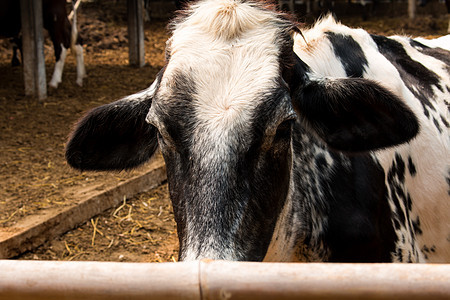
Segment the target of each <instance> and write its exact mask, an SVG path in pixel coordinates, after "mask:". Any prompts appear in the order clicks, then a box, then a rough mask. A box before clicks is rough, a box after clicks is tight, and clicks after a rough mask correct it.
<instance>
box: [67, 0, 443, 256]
mask: <svg viewBox="0 0 450 300" xmlns="http://www.w3.org/2000/svg"><path fill="white" fill-rule="evenodd" d="M172 28H173V31H172V36H171V38H170V39H169V41H168V42H167V50H166V51H167V63H166V66H165V67H164V68H163V70H161V72H160V73H159V74H158V75H157V78H156V80H155V81H154V83H153V84H152V85H151V86H150V87H149V88H148V89H146V90H144V91H142V92H140V93H137V94H134V95H131V96H128V97H125V98H123V99H121V100H118V101H116V102H113V103H111V104H106V105H104V106H101V107H98V108H95V109H93V110H92V111H91V112H89V113H88V114H87V115H86V116H85V117H84V118H82V119H81V121H80V122H79V123H78V125H77V128H76V129H75V131H74V133H73V134H72V136H71V138H70V141H69V143H68V145H67V152H66V157H67V160H68V162H69V164H70V165H72V166H73V167H75V168H78V169H81V170H121V169H128V168H132V167H135V166H138V165H140V164H142V163H144V162H145V161H147V160H148V159H149V158H150V157H151V156H152V155H153V153H154V152H155V150H156V149H157V148H158V147H159V148H160V149H161V151H162V154H163V156H164V159H165V162H166V165H167V175H168V183H169V191H170V196H171V199H172V204H173V209H174V213H175V219H176V222H177V229H178V236H179V241H180V252H179V253H180V254H179V255H180V256H179V258H180V260H196V259H201V258H211V259H226V260H250V261H261V260H266V261H337V262H450V238H449V237H450V199H449V193H450V168H449V165H450V164H449V163H450V150H449V149H450V148H449V129H448V128H449V122H448V114H449V111H448V106H449V103H448V101H449V99H450V74H449V72H450V52H448V51H446V50H443V49H441V48H438V47H429V46H426V45H425V42H423V43H420V42H417V41H415V40H413V39H410V38H406V37H390V38H388V37H384V36H377V35H370V34H368V33H367V32H366V31H364V30H362V29H351V28H348V27H346V26H344V25H341V24H339V23H336V22H335V21H334V20H333V19H332V18H331V17H328V18H325V19H323V20H322V21H320V22H318V23H317V24H316V25H315V26H314V27H312V28H311V29H304V30H302V33H300V31H299V30H298V29H297V28H296V26H295V24H294V23H293V22H291V21H290V20H289V19H288V18H287V17H286V15H284V14H281V13H279V12H277V11H276V10H275V9H274V8H273V7H272V6H271V5H269V4H266V3H264V2H257V1H251V0H250V1H245V0H203V1H199V2H197V3H195V4H191V5H190V6H189V7H188V8H187V10H186V11H184V12H183V13H182V14H181V15H180V16H179V17H178V18H177V19H176V20H175V21H174V22H173V26H172Z"/></svg>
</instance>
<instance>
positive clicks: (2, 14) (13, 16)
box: [0, 0, 86, 88]
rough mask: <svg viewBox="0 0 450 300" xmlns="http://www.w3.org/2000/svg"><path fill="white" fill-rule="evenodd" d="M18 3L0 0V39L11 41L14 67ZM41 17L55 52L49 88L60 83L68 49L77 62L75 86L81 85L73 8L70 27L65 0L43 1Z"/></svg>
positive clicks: (80, 53) (80, 52)
mask: <svg viewBox="0 0 450 300" xmlns="http://www.w3.org/2000/svg"><path fill="white" fill-rule="evenodd" d="M19 2H20V1H18V0H0V38H10V37H11V38H13V39H14V41H15V43H16V44H17V46H14V49H13V57H12V64H13V65H18V64H19V60H18V58H17V50H18V49H20V48H21V44H22V43H21V39H20V38H19V33H20V31H21V28H22V24H21V18H20V3H19ZM42 18H43V22H44V28H45V29H47V31H48V33H49V35H50V38H51V40H52V42H53V47H54V49H55V58H56V63H55V69H54V71H53V76H52V79H51V80H50V82H49V86H51V87H54V88H57V87H58V85H59V84H60V83H61V80H62V72H63V69H64V62H65V60H66V56H67V50H68V49H69V48H71V49H72V51H73V52H74V53H75V56H76V63H77V79H76V83H77V84H78V85H79V86H82V85H83V78H84V77H85V76H86V71H85V67H84V57H83V47H82V46H81V39H80V38H79V37H78V33H77V25H76V20H77V15H76V10H75V9H74V14H73V26H72V25H71V24H70V22H69V20H68V18H67V12H66V0H43V1H42Z"/></svg>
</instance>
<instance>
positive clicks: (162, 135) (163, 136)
mask: <svg viewBox="0 0 450 300" xmlns="http://www.w3.org/2000/svg"><path fill="white" fill-rule="evenodd" d="M157 136H158V144H159V148H160V149H161V150H162V151H165V150H169V149H172V148H174V143H173V141H172V138H171V137H170V136H169V135H168V134H167V132H166V131H165V130H164V131H163V132H161V131H160V130H158V134H157Z"/></svg>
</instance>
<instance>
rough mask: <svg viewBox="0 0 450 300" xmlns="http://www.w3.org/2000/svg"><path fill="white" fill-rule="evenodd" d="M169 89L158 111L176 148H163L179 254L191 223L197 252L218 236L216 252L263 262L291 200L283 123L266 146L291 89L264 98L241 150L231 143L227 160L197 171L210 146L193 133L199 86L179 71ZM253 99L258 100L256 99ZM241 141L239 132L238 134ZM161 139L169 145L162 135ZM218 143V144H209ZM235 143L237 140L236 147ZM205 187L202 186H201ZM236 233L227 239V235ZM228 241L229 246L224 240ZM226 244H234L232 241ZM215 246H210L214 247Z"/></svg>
mask: <svg viewBox="0 0 450 300" xmlns="http://www.w3.org/2000/svg"><path fill="white" fill-rule="evenodd" d="M173 82H174V84H173V86H172V87H171V88H172V91H171V92H170V94H171V95H172V97H171V100H170V101H164V100H165V99H162V98H161V99H157V100H160V101H159V103H158V105H159V106H157V107H156V111H155V112H156V113H157V114H158V116H159V117H160V119H161V121H162V122H163V123H164V126H165V128H166V130H167V132H168V134H169V135H170V137H171V140H172V141H173V143H174V145H171V146H170V147H169V146H168V147H166V148H164V147H161V148H162V152H163V155H164V158H165V161H166V165H167V174H168V181H169V189H170V194H171V199H172V204H173V207H174V214H175V220H176V222H177V230H178V238H179V241H180V257H181V258H182V256H183V252H184V249H185V248H186V246H187V245H186V244H185V243H186V236H187V233H186V224H187V219H189V222H190V224H194V225H193V226H194V227H195V228H196V229H195V232H191V233H190V234H195V236H196V239H197V240H198V241H199V244H198V247H199V248H198V249H196V251H197V254H198V255H199V257H201V255H202V254H203V251H202V250H203V248H202V245H203V244H205V243H206V242H207V241H208V240H210V239H211V234H215V236H214V239H215V240H217V243H216V244H215V245H213V247H215V250H216V251H217V253H218V255H220V253H221V250H222V252H223V250H224V249H226V248H230V247H233V249H234V250H235V251H236V253H237V258H236V259H238V260H249V261H261V260H262V259H263V258H264V256H265V254H266V252H267V248H268V246H269V243H270V241H271V238H272V235H273V230H274V228H275V224H276V221H277V218H278V216H279V215H280V212H281V208H282V207H283V205H284V201H285V199H286V195H287V191H288V186H289V170H290V165H289V162H290V159H289V158H290V152H289V150H290V147H289V145H290V140H291V136H290V133H291V126H286V124H285V125H283V126H281V125H280V127H279V128H278V130H277V132H276V134H275V137H274V138H273V147H272V148H270V149H262V145H263V143H264V139H265V136H264V134H265V129H266V127H267V124H268V123H269V122H270V121H271V119H273V117H274V115H275V111H277V110H278V109H282V108H280V103H281V100H282V99H284V100H285V101H284V102H283V103H287V104H289V105H291V104H290V102H289V101H286V99H288V97H287V93H288V92H287V89H286V88H285V89H280V90H274V91H272V92H269V93H267V95H262V96H264V97H266V98H264V101H261V105H259V106H258V107H257V109H256V111H255V113H254V115H253V116H252V118H251V120H252V122H251V124H248V126H249V127H250V129H248V128H246V129H245V130H244V131H248V132H249V133H251V135H250V136H248V135H247V136H246V140H243V142H242V145H238V146H237V147H238V148H239V149H237V148H232V147H231V146H230V148H229V152H228V154H229V157H227V161H226V162H225V161H224V162H223V164H219V163H218V162H214V164H215V165H212V166H211V169H209V168H208V169H207V170H203V169H200V167H199V165H198V162H197V161H196V160H195V159H193V157H194V158H195V157H198V156H199V153H193V149H194V147H195V149H197V150H198V151H204V152H205V154H207V153H208V151H213V150H212V149H213V148H214V147H211V145H209V144H205V145H202V147H198V145H194V144H193V142H194V141H193V139H192V135H193V132H194V131H195V130H196V126H198V125H197V123H196V122H197V121H196V113H197V112H196V110H195V108H194V104H193V101H194V99H193V98H192V96H193V95H195V94H196V93H195V83H194V82H192V81H190V79H189V76H181V75H179V76H177V77H175V78H174V81H173ZM255 101H256V100H255ZM233 134H236V137H237V138H242V136H241V137H239V135H241V134H243V133H242V132H234V133H233ZM160 140H161V141H160V143H161V142H164V141H163V137H160ZM211 143H214V141H211ZM234 146H236V145H234ZM205 184H207V185H208V186H207V187H205V186H204V185H205ZM241 214H242V215H243V219H242V222H241V224H240V227H239V228H238V229H237V231H235V228H234V226H235V225H234V223H235V219H233V216H238V215H241ZM231 232H233V236H232V237H231V238H230V237H229V234H230V233H231ZM224 241H227V242H228V244H224ZM229 243H232V246H230V244H229ZM209 246H210V247H211V245H209Z"/></svg>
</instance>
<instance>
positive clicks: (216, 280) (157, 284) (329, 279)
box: [0, 260, 450, 300]
mask: <svg viewBox="0 0 450 300" xmlns="http://www.w3.org/2000/svg"><path fill="white" fill-rule="evenodd" d="M181 298H182V299H299V298H301V299H408V300H411V299H450V265H432V264H428V265H425V264H320V263H296V264H294V263H250V262H226V261H209V260H202V261H196V262H180V263H160V264H155V263H116V262H57V261H14V260H0V299H8V300H16V299H35V300H36V299H37V300H39V299H47V300H52V299H58V300H60V299H66V300H71V299H77V300H79V299H87V300H90V299H96V300H97V299H108V300H114V299H131V300H135V299H181Z"/></svg>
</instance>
